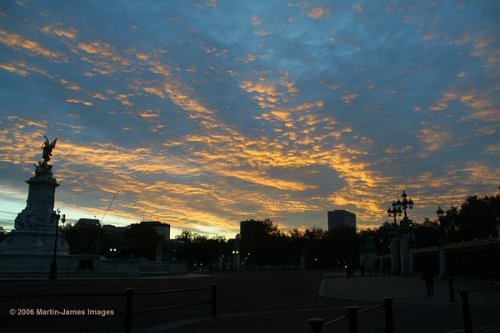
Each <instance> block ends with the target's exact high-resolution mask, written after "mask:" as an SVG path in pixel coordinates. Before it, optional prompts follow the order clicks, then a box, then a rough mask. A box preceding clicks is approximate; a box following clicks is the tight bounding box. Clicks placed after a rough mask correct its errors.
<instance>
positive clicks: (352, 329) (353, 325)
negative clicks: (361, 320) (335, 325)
mask: <svg viewBox="0 0 500 333" xmlns="http://www.w3.org/2000/svg"><path fill="white" fill-rule="evenodd" d="M345 309H346V310H347V316H348V318H347V320H348V321H349V330H348V332H349V333H358V307H357V306H348V307H346V308H345Z"/></svg>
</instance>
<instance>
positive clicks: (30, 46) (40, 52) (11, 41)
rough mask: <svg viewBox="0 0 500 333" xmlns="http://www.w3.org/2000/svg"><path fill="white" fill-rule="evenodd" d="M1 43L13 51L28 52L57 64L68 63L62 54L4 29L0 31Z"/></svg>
mask: <svg viewBox="0 0 500 333" xmlns="http://www.w3.org/2000/svg"><path fill="white" fill-rule="evenodd" d="M0 43H2V44H4V45H5V46H7V47H11V48H13V49H22V50H26V51H28V52H29V53H30V54H32V55H36V56H43V57H46V58H50V59H52V60H54V61H56V62H67V61H68V58H67V56H66V55H64V54H62V53H59V52H54V51H51V50H49V49H47V48H45V47H43V46H41V45H40V44H39V43H38V42H35V41H32V40H29V39H26V38H23V37H22V36H20V35H18V34H15V33H9V32H8V31H5V30H3V29H0Z"/></svg>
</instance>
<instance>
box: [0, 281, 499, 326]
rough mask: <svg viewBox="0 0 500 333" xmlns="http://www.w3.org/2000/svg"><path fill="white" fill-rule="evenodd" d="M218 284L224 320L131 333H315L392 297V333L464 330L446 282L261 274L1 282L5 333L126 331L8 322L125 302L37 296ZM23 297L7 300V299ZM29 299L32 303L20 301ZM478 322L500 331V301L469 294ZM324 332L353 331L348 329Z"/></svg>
mask: <svg viewBox="0 0 500 333" xmlns="http://www.w3.org/2000/svg"><path fill="white" fill-rule="evenodd" d="M212 283H215V284H217V307H218V316H217V318H211V317H210V306H209V305H200V306H196V307H187V308H182V309H176V310H170V311H161V312H154V313H137V314H134V316H133V321H132V327H133V333H197V332H202V333H206V332H217V333H226V332H227V333H255V332H257V333H284V332H287V333H288V332H310V328H309V324H308V320H309V319H310V318H313V317H319V318H324V319H325V320H331V319H334V318H337V317H339V316H343V315H345V314H346V309H345V308H346V307H347V306H358V307H359V309H360V310H362V309H364V308H367V307H370V306H373V305H376V304H380V303H381V301H382V299H383V298H384V297H392V298H393V299H394V327H395V331H396V332H404V333H413V332H415V333H417V332H424V333H432V332H436V333H458V332H462V331H463V319H462V310H461V304H460V297H459V296H458V294H457V295H456V300H457V301H456V302H455V303H451V302H450V301H449V294H448V284H447V282H446V281H436V284H435V296H434V297H428V296H427V295H426V290H425V284H424V282H423V281H422V280H421V279H419V277H418V276H415V277H392V276H386V277H381V276H378V277H377V276H372V277H368V276H365V277H359V276H355V277H354V278H352V279H347V278H346V277H345V275H343V274H337V273H324V272H255V273H243V272H241V273H229V272H226V273H217V274H214V275H204V274H196V275H194V274H193V275H189V276H185V277H168V278H164V279H162V278H158V277H155V278H150V279H129V280H123V279H120V280H109V279H106V280H87V281H84V280H81V281H76V280H67V281H0V320H2V321H0V329H1V331H2V332H16V333H22V332H33V331H43V332H45V331H52V332H71V333H80V332H82V333H83V332H85V333H94V332H95V333H97V332H112V333H118V332H123V320H124V317H123V316H122V315H115V316H108V317H89V316H87V317H79V318H76V317H65V318H63V317H61V316H52V317H50V316H49V317H40V316H38V317H36V316H31V317H28V316H9V314H8V312H9V310H11V309H13V308H15V309H23V308H24V309H30V308H40V307H45V308H47V307H50V308H56V309H57V308H65V309H79V308H97V309H111V310H114V311H115V312H117V313H118V312H119V311H120V310H122V309H123V308H124V302H123V300H124V298H123V297H91V296H88V297H56V296H54V297H47V298H44V299H33V298H30V297H29V296H28V295H30V294H40V293H43V294H51V295H55V294H71V293H77V294H89V295H90V294H96V295H97V294H100V293H116V292H123V291H124V289H125V288H134V290H135V292H137V293H140V292H146V291H153V290H162V289H163V290H164V289H169V290H170V289H182V288H206V287H209V286H210V285H211V284H212ZM455 288H456V289H474V290H477V289H481V290H482V289H495V290H500V283H499V282H498V281H456V282H455ZM6 295H7V296H9V295H10V296H16V297H15V298H4V299H2V296H6ZM22 295H27V296H22ZM469 296H470V297H469V298H470V304H471V315H472V322H473V325H474V328H475V332H476V333H477V332H479V333H487V332H488V333H491V332H500V316H498V314H499V313H500V297H499V296H500V294H499V293H485V292H471V293H470V295H469ZM207 297H209V294H208V293H203V292H202V293H189V294H188V293H182V294H168V295H160V296H153V295H150V296H148V295H145V296H137V297H134V301H133V308H134V310H140V309H146V308H152V307H153V308H154V307H162V306H166V305H175V304H185V303H194V302H200V301H206V298H207ZM358 325H359V332H360V333H361V332H374V331H376V330H377V329H378V328H380V327H381V326H383V310H376V311H373V312H366V313H363V314H360V316H359V322H358ZM324 332H326V333H328V332H347V327H346V323H339V324H338V325H335V327H329V328H327V329H325V330H324Z"/></svg>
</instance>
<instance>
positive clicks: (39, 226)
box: [0, 138, 69, 270]
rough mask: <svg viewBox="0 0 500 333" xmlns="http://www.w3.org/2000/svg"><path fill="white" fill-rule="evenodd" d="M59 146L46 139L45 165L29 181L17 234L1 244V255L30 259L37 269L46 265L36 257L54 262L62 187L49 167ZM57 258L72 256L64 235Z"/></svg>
mask: <svg viewBox="0 0 500 333" xmlns="http://www.w3.org/2000/svg"><path fill="white" fill-rule="evenodd" d="M56 142H57V138H56V139H55V140H54V141H52V142H49V140H48V139H47V138H45V143H44V145H43V146H42V148H43V161H42V162H38V165H35V175H34V176H33V177H31V178H30V179H29V180H27V181H26V182H27V183H28V184H29V191H28V199H27V200H26V208H24V209H23V210H22V211H21V213H19V214H18V215H17V217H16V219H15V221H14V230H12V231H11V232H10V233H9V234H8V235H7V238H6V239H5V240H4V241H3V242H2V243H1V244H0V254H2V255H19V256H21V255H22V256H25V257H26V256H30V258H31V261H32V262H31V263H32V264H33V265H32V266H33V267H35V266H36V267H38V266H37V265H36V261H38V262H42V261H43V259H42V258H41V257H36V256H50V258H52V255H53V251H54V245H55V236H56V232H59V231H58V230H57V231H56V226H57V218H58V214H57V212H55V211H54V201H55V193H56V188H57V187H58V186H59V184H58V183H57V180H56V178H55V177H54V175H53V174H52V165H49V164H48V161H49V160H50V156H52V149H54V147H55V145H56ZM57 255H58V256H64V255H69V246H68V244H67V243H66V241H65V240H64V238H63V237H62V236H61V235H58V237H57ZM4 259H5V258H4ZM11 259H12V260H14V259H13V257H10V259H9V260H11ZM19 262H20V263H21V261H19ZM19 265H21V264H19ZM24 265H25V266H27V267H29V266H30V262H28V261H26V262H25V264H24ZM21 270H24V269H21Z"/></svg>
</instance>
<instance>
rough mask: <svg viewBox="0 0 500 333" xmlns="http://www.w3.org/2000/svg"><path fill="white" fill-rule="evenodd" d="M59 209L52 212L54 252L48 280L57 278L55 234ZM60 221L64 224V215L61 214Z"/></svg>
mask: <svg viewBox="0 0 500 333" xmlns="http://www.w3.org/2000/svg"><path fill="white" fill-rule="evenodd" d="M60 213H61V211H60V210H59V209H57V212H54V213H53V214H52V216H53V218H54V219H55V220H56V234H55V236H54V253H53V255H52V264H51V265H50V273H49V280H57V236H58V234H59V219H60V218H61V214H60ZM61 222H62V223H63V224H64V222H66V215H65V214H63V215H62V220H61Z"/></svg>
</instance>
